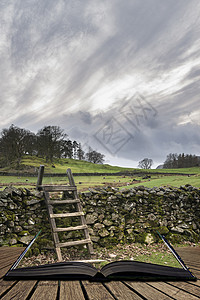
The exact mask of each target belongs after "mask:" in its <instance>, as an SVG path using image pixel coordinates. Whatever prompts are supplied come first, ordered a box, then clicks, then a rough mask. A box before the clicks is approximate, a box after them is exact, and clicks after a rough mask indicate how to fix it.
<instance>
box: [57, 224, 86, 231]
mask: <svg viewBox="0 0 200 300" xmlns="http://www.w3.org/2000/svg"><path fill="white" fill-rule="evenodd" d="M87 228H88V227H87V225H80V226H74V227H66V228H61V227H60V228H58V227H57V228H55V229H54V230H53V231H54V232H62V231H73V230H81V229H87Z"/></svg>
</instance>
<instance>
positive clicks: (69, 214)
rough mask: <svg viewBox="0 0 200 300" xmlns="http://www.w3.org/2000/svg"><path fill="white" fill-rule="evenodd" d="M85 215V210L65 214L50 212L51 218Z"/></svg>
mask: <svg viewBox="0 0 200 300" xmlns="http://www.w3.org/2000/svg"><path fill="white" fill-rule="evenodd" d="M80 216H84V212H82V211H80V212H74V213H64V214H50V218H65V217H80Z"/></svg>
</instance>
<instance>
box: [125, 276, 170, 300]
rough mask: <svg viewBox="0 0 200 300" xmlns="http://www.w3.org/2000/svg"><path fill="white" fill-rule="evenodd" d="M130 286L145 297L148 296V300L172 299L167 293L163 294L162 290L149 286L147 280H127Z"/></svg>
mask: <svg viewBox="0 0 200 300" xmlns="http://www.w3.org/2000/svg"><path fill="white" fill-rule="evenodd" d="M125 283H126V284H127V285H128V286H130V287H131V288H133V289H134V290H135V291H136V292H138V293H139V294H141V295H142V296H143V297H145V298H147V299H148V300H163V299H171V297H168V296H167V295H165V294H163V293H162V292H160V291H158V290H156V289H155V288H154V287H152V286H149V285H148V284H146V283H145V282H130V281H127V282H125Z"/></svg>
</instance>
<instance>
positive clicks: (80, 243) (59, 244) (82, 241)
mask: <svg viewBox="0 0 200 300" xmlns="http://www.w3.org/2000/svg"><path fill="white" fill-rule="evenodd" d="M91 243H92V242H91V240H90V239H85V240H80V241H71V242H66V243H58V244H56V247H68V246H75V245H83V244H91Z"/></svg>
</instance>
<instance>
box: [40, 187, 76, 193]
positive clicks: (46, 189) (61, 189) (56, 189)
mask: <svg viewBox="0 0 200 300" xmlns="http://www.w3.org/2000/svg"><path fill="white" fill-rule="evenodd" d="M38 189H39V190H42V191H44V192H65V191H76V190H77V188H76V186H69V185H39V186H38Z"/></svg>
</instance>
